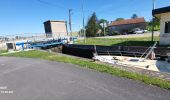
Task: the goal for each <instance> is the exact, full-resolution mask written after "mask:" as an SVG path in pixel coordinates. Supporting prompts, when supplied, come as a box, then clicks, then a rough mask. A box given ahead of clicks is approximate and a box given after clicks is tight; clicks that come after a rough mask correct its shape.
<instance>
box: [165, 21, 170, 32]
mask: <svg viewBox="0 0 170 100" xmlns="http://www.w3.org/2000/svg"><path fill="white" fill-rule="evenodd" d="M165 33H170V22H165Z"/></svg>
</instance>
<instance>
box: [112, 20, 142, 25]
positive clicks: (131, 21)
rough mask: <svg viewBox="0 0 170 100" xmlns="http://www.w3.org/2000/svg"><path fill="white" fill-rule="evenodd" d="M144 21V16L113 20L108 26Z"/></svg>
mask: <svg viewBox="0 0 170 100" xmlns="http://www.w3.org/2000/svg"><path fill="white" fill-rule="evenodd" d="M144 22H145V19H144V18H135V19H127V20H120V21H113V22H112V23H111V24H110V25H109V26H118V25H126V24H137V23H144Z"/></svg>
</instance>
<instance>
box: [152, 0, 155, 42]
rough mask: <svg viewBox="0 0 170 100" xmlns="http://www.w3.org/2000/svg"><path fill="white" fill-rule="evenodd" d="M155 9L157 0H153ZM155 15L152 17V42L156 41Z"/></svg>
mask: <svg viewBox="0 0 170 100" xmlns="http://www.w3.org/2000/svg"><path fill="white" fill-rule="evenodd" d="M154 9H155V0H153V10H154ZM154 21H155V20H154V16H153V17H152V42H153V41H154V38H153V37H154V24H155V23H154Z"/></svg>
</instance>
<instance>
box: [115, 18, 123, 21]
mask: <svg viewBox="0 0 170 100" xmlns="http://www.w3.org/2000/svg"><path fill="white" fill-rule="evenodd" d="M121 20H125V19H124V18H117V19H116V20H115V21H121Z"/></svg>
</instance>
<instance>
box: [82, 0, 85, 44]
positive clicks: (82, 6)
mask: <svg viewBox="0 0 170 100" xmlns="http://www.w3.org/2000/svg"><path fill="white" fill-rule="evenodd" d="M82 17H83V34H84V43H86V32H85V25H84V24H85V21H84V0H82Z"/></svg>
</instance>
